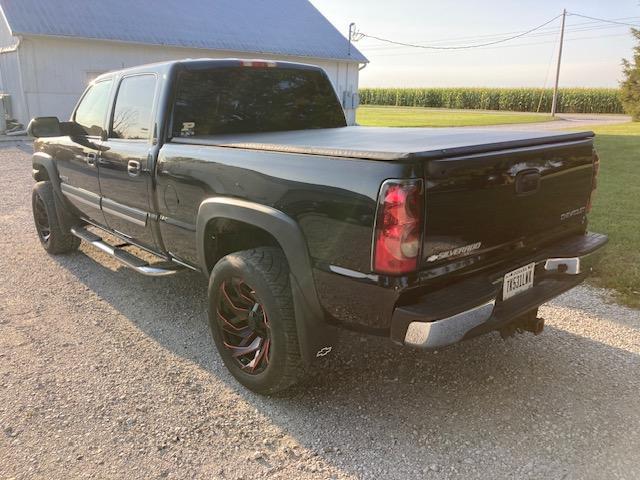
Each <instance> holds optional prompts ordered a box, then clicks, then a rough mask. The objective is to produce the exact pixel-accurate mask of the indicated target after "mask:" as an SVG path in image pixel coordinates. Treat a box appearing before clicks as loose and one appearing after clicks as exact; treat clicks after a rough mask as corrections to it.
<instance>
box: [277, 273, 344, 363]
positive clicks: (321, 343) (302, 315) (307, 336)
mask: <svg viewBox="0 0 640 480" xmlns="http://www.w3.org/2000/svg"><path fill="white" fill-rule="evenodd" d="M289 277H290V283H291V294H292V295H293V307H294V313H295V316H296V325H297V330H298V343H299V344H300V353H301V355H302V359H303V360H304V362H305V364H307V365H312V364H315V363H317V362H319V361H320V360H322V359H324V358H326V357H327V356H331V354H332V353H333V352H334V349H335V348H336V345H337V340H338V329H337V328H336V327H335V326H333V325H331V324H329V323H328V322H327V321H326V320H325V318H324V316H322V315H319V312H314V309H313V308H311V306H310V304H309V302H308V301H307V300H306V298H305V297H304V294H303V293H302V289H301V288H300V286H299V284H298V282H297V280H296V278H295V277H294V276H293V275H289Z"/></svg>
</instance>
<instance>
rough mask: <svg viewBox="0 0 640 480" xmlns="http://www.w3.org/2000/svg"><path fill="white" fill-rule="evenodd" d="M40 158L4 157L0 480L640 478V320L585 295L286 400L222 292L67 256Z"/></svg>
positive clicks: (357, 361)
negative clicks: (225, 328) (233, 321)
mask: <svg viewBox="0 0 640 480" xmlns="http://www.w3.org/2000/svg"><path fill="white" fill-rule="evenodd" d="M29 152H30V146H29V145H28V144H27V143H22V144H13V145H12V144H4V145H2V146H0V165H1V168H0V247H1V248H2V251H3V252H4V254H3V255H2V256H0V478H2V479H7V478H20V479H22V478H42V479H58V478H59V479H68V478H83V477H90V478H91V477H92V478H224V479H226V478H233V479H239V478H245V479H249V478H286V479H292V478H296V479H298V478H314V479H315V478H322V479H324V478H341V479H342V478H357V479H365V478H366V479H368V478H371V479H379V478H390V479H412V478H425V479H429V478H461V479H468V478H482V479H489V478H518V479H520V478H554V479H588V478H593V479H600V478H607V479H610V478H628V479H633V478H639V477H640V397H639V394H640V375H639V373H640V312H638V311H636V310H629V309H626V308H623V307H620V306H617V305H615V304H613V303H610V301H609V300H608V297H607V294H606V292H604V291H602V290H596V289H593V288H578V289H575V290H574V291H572V292H570V293H568V294H566V295H564V296H563V297H561V298H559V299H557V300H556V301H554V302H553V303H551V304H550V305H547V306H545V307H543V308H542V310H541V315H542V316H544V317H545V318H546V319H547V325H548V328H547V329H546V330H545V332H544V333H543V334H542V335H540V336H538V337H534V336H532V335H529V334H527V335H520V336H517V337H515V338H512V339H510V340H508V341H506V342H504V341H502V340H501V339H500V338H499V336H498V335H497V334H493V335H489V336H485V337H482V338H479V339H476V340H472V341H470V342H466V343H463V344H460V345H457V346H454V347H451V348H448V349H445V350H442V351H439V352H432V353H425V352H420V351H413V350H409V349H403V348H400V347H396V346H394V345H392V344H390V343H389V342H388V341H385V340H383V339H376V338H365V337H360V336H355V335H349V336H347V337H345V339H344V341H343V348H342V349H341V352H340V353H339V354H338V356H337V357H336V358H334V359H332V360H331V361H330V363H329V364H328V365H327V366H326V367H325V368H324V369H323V370H321V371H319V372H317V373H315V374H314V375H313V376H312V378H311V379H310V380H309V381H308V382H307V383H306V384H305V385H303V386H301V387H299V388H298V389H296V390H295V391H293V392H292V393H291V394H289V395H288V396H286V397H279V398H263V397H259V396H257V395H254V394H252V393H250V392H248V391H246V390H243V389H242V388H240V387H239V386H238V385H237V384H236V383H235V382H234V380H233V379H232V378H231V376H230V375H229V374H228V373H227V372H226V371H225V369H224V368H223V365H222V363H221V361H220V359H219V357H218V355H217V353H216V352H215V351H214V349H213V345H212V341H211V339H210V336H209V332H208V326H207V324H206V316H205V282H204V281H203V279H202V278H201V277H200V276H199V275H197V274H191V273H185V274H180V275H177V276H175V277H173V278H167V279H151V278H146V277H142V276H139V275H137V274H135V273H133V272H131V271H129V270H126V269H124V268H123V267H121V266H119V265H117V264H116V263H114V262H113V261H112V260H110V259H109V258H108V257H106V256H105V255H103V254H101V253H99V252H97V251H94V250H90V249H88V248H87V247H86V246H83V247H82V248H81V251H80V252H78V253H74V254H70V255H65V256H58V257H51V256H48V255H47V254H46V253H45V252H44V250H43V249H42V248H41V247H40V245H39V243H38V240H37V238H36V233H35V229H34V227H33V225H32V219H31V210H30V195H31V194H30V190H31V185H32V183H33V181H32V179H31V163H30V159H29Z"/></svg>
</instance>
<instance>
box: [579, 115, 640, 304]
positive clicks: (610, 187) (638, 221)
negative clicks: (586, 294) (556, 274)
mask: <svg viewBox="0 0 640 480" xmlns="http://www.w3.org/2000/svg"><path fill="white" fill-rule="evenodd" d="M582 130H584V129H582ZM591 130H593V131H594V132H595V133H596V148H597V150H598V153H599V154H600V161H601V163H600V175H599V177H598V190H597V191H596V196H595V199H594V206H593V211H592V212H591V214H590V215H589V229H590V230H592V231H594V232H601V233H606V234H607V235H609V245H608V246H607V251H606V253H605V257H604V259H603V262H602V263H601V264H600V265H599V267H598V269H597V274H596V275H595V276H594V277H593V278H592V282H593V283H595V284H596V285H600V286H603V287H607V288H613V289H615V290H616V291H617V292H618V296H619V300H621V301H622V302H623V303H625V304H627V305H629V306H632V307H636V308H638V307H640V123H625V124H621V125H611V126H595V127H593V128H592V129H591Z"/></svg>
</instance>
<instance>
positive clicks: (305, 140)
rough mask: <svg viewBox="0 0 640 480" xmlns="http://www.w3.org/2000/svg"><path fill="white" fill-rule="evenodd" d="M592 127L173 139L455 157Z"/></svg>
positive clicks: (376, 155)
mask: <svg viewBox="0 0 640 480" xmlns="http://www.w3.org/2000/svg"><path fill="white" fill-rule="evenodd" d="M593 136H594V133H593V132H590V131H585V132H575V133H574V132H571V133H560V132H530V131H503V130H498V129H470V128H460V127H458V128H393V127H360V126H354V127H341V128H324V129H315V130H292V131H284V132H265V133H240V134H230V135H210V136H197V137H184V138H183V137H175V138H174V139H173V140H172V142H174V143H187V144H197V145H212V146H218V147H228V148H243V149H250V150H265V151H274V152H286V153H303V154H310V155H323V156H329V157H350V158H363V159H371V160H405V159H406V160H410V159H417V158H421V159H438V158H445V157H457V156H462V155H470V154H476V153H485V152H492V151H497V150H508V149H512V148H523V147H530V146H536V145H545V144H551V143H562V142H569V141H578V140H585V139H589V138H592V137H593Z"/></svg>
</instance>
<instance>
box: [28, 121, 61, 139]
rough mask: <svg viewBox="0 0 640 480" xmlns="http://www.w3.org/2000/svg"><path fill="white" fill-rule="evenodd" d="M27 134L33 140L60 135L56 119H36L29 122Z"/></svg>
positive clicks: (58, 122)
mask: <svg viewBox="0 0 640 480" xmlns="http://www.w3.org/2000/svg"><path fill="white" fill-rule="evenodd" d="M27 133H28V134H29V135H30V136H32V137H35V138H40V137H59V136H60V135H62V131H61V129H60V120H58V117H36V118H34V119H33V120H31V121H30V122H29V126H28V127H27Z"/></svg>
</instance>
